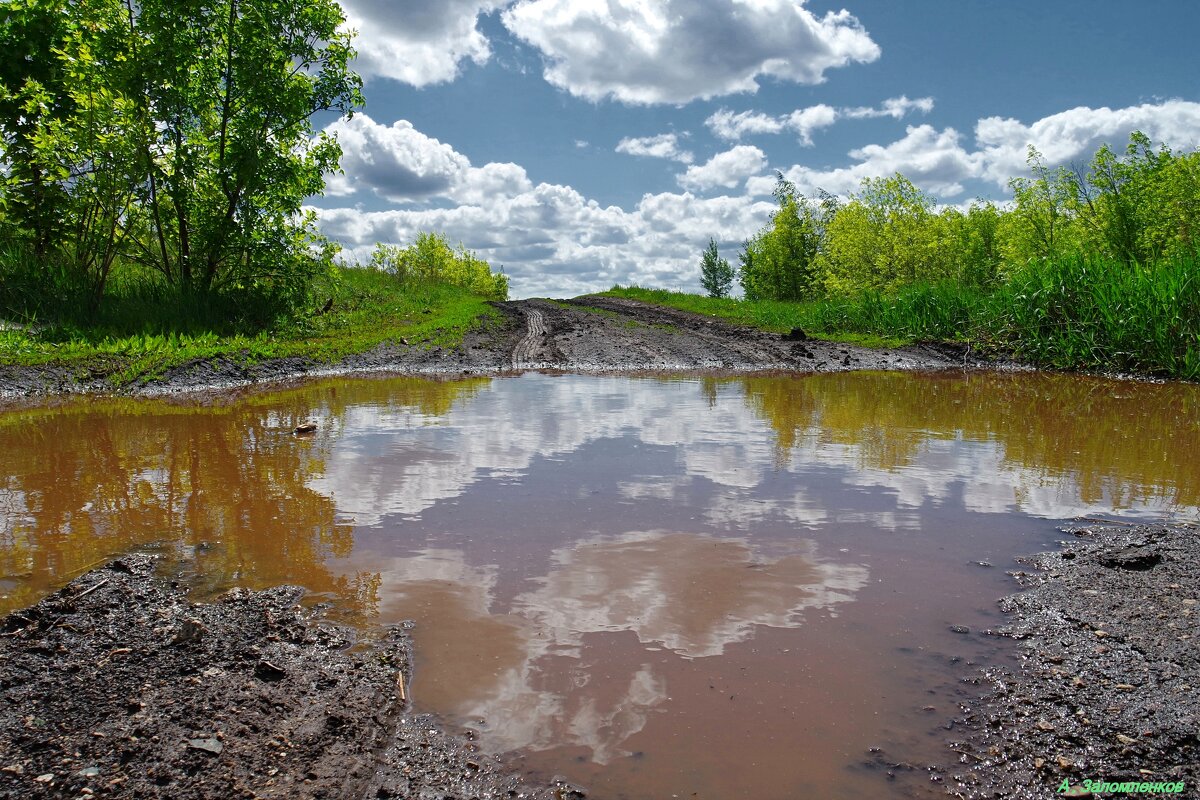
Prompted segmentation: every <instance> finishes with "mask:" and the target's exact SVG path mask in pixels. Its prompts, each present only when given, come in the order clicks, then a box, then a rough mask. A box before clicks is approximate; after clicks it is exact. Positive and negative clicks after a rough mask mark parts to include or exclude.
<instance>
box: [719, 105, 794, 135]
mask: <svg viewBox="0 0 1200 800" xmlns="http://www.w3.org/2000/svg"><path fill="white" fill-rule="evenodd" d="M797 113H799V112H797ZM784 121H785V120H784V118H783V117H772V116H770V115H769V114H761V113H759V112H757V111H742V112H741V113H738V114H735V113H733V112H732V111H730V110H729V109H727V108H722V109H721V110H719V111H717V112H716V113H714V114H713V115H712V116H710V117H709V118H708V119H706V120H704V124H705V125H707V126H708V128H709V130H711V131H712V132H713V135H714V136H717V137H719V138H721V139H725V140H727V141H734V140H737V139H740V138H742V137H743V136H752V135H755V134H760V133H780V132H781V131H782V130H783V126H784Z"/></svg>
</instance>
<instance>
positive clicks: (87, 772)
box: [77, 765, 100, 778]
mask: <svg viewBox="0 0 1200 800" xmlns="http://www.w3.org/2000/svg"><path fill="white" fill-rule="evenodd" d="M77 774H79V775H82V776H83V777H85V778H94V777H96V776H97V775H99V774H100V768H99V767H97V766H95V765H93V766H90V767H84V768H83V769H81V770H79V772H78V773H77Z"/></svg>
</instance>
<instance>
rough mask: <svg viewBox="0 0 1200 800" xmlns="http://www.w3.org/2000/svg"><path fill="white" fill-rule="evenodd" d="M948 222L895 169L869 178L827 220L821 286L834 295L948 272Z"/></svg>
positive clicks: (950, 264)
mask: <svg viewBox="0 0 1200 800" xmlns="http://www.w3.org/2000/svg"><path fill="white" fill-rule="evenodd" d="M949 222H950V220H949V218H947V217H944V216H939V215H938V214H935V213H934V202H933V199H932V198H931V197H929V196H928V195H926V194H925V193H924V192H922V191H921V190H920V189H918V188H917V187H916V186H915V185H913V183H912V182H911V181H910V180H908V179H907V178H905V177H904V176H903V175H900V174H899V173H897V174H895V175H893V176H892V177H890V178H870V179H867V180H864V181H863V182H862V188H861V189H860V191H859V192H858V193H856V194H854V195H852V196H851V200H850V202H849V203H847V204H846V205H844V206H842V207H841V208H840V209H838V211H837V213H836V215H834V217H833V218H832V219H831V220H830V221H829V224H828V226H827V229H826V234H825V248H824V263H825V267H826V286H827V288H828V289H829V291H830V292H833V293H835V294H851V293H854V292H858V291H861V290H863V289H876V290H891V289H896V288H899V287H901V286H907V285H909V284H912V283H915V282H917V281H934V280H940V279H943V278H946V277H949V276H950V274H951V273H952V272H953V269H954V268H953V256H952V245H951V236H950V231H949V229H948V228H949V227H950V226H949V224H948V223H949Z"/></svg>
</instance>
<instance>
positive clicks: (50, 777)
mask: <svg viewBox="0 0 1200 800" xmlns="http://www.w3.org/2000/svg"><path fill="white" fill-rule="evenodd" d="M34 780H35V781H37V782H38V783H52V782H53V781H54V773H53V772H47V773H46V774H45V775H38V776H37V777H36V778H34Z"/></svg>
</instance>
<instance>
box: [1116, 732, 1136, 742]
mask: <svg viewBox="0 0 1200 800" xmlns="http://www.w3.org/2000/svg"><path fill="white" fill-rule="evenodd" d="M1117 741H1118V742H1120V743H1121V744H1133V743H1135V742H1136V741H1137V739H1135V738H1133V737H1132V736H1126V735H1125V734H1123V733H1118V734H1117Z"/></svg>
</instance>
